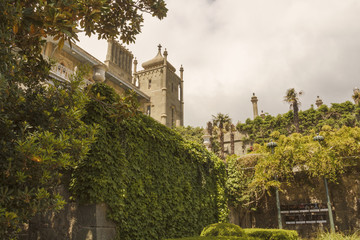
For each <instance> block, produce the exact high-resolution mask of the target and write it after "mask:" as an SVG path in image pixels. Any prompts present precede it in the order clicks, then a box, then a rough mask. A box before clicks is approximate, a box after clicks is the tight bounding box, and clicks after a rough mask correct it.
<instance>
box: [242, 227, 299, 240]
mask: <svg viewBox="0 0 360 240" xmlns="http://www.w3.org/2000/svg"><path fill="white" fill-rule="evenodd" d="M244 231H245V233H246V235H248V236H251V237H258V238H260V239H263V240H297V239H300V238H299V235H298V233H297V232H296V231H295V230H284V229H263V228H244Z"/></svg>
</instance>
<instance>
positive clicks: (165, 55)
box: [164, 48, 168, 57]
mask: <svg viewBox="0 0 360 240" xmlns="http://www.w3.org/2000/svg"><path fill="white" fill-rule="evenodd" d="M167 55H168V52H167V50H166V48H165V51H164V57H167Z"/></svg>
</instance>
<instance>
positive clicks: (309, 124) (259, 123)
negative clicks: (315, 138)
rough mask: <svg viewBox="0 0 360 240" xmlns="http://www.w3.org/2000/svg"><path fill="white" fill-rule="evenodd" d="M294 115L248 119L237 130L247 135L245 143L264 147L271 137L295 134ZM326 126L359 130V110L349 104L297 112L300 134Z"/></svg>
mask: <svg viewBox="0 0 360 240" xmlns="http://www.w3.org/2000/svg"><path fill="white" fill-rule="evenodd" d="M293 114H294V113H293V111H289V112H287V113H285V114H279V115H277V116H271V115H266V116H265V117H264V118H262V117H257V118H255V119H254V120H251V119H247V120H246V121H245V123H238V124H237V130H238V131H240V132H241V133H244V134H246V135H247V139H248V140H251V141H253V142H254V143H266V142H269V141H270V139H271V138H270V134H271V133H272V132H273V131H278V132H280V134H283V135H286V136H288V135H290V134H292V133H294V132H296V127H295V126H294V124H293ZM325 125H329V126H331V127H333V128H336V129H339V128H341V127H342V126H348V127H355V126H360V107H359V106H356V105H354V104H352V103H351V102H350V101H346V102H344V103H332V104H331V106H330V107H328V106H326V105H321V106H320V107H319V108H317V109H314V108H313V107H311V108H309V109H307V110H305V111H300V112H299V132H300V133H301V134H303V135H307V134H310V133H311V132H312V131H315V132H319V131H320V130H321V128H322V127H323V126H325Z"/></svg>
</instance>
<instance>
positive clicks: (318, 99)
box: [315, 96, 323, 107]
mask: <svg viewBox="0 0 360 240" xmlns="http://www.w3.org/2000/svg"><path fill="white" fill-rule="evenodd" d="M315 104H316V106H317V107H320V106H321V105H323V101H322V100H321V98H320V97H319V96H317V99H316V102H315Z"/></svg>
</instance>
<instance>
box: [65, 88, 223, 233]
mask: <svg viewBox="0 0 360 240" xmlns="http://www.w3.org/2000/svg"><path fill="white" fill-rule="evenodd" d="M91 91H92V92H93V96H95V98H94V99H93V100H92V101H91V102H90V103H89V104H88V106H87V112H88V113H87V116H86V117H85V119H84V121H85V122H87V123H89V124H90V123H91V124H92V123H96V124H98V125H99V131H98V134H97V141H96V143H94V144H93V145H92V147H91V151H90V154H89V156H88V158H87V159H85V160H84V161H83V162H81V163H80V164H79V166H78V167H77V169H76V170H75V172H74V174H73V182H72V186H71V188H72V191H73V193H74V196H75V198H76V199H77V201H80V202H82V203H101V202H103V203H106V204H107V205H108V207H109V212H108V217H109V218H110V219H111V220H112V221H114V222H115V223H116V225H117V237H118V238H119V239H120V238H121V239H132V240H133V239H162V238H174V237H184V236H192V235H195V234H199V233H200V232H201V230H202V228H203V227H204V226H206V225H208V224H210V223H215V222H218V221H223V220H225V219H226V218H227V213H228V210H227V206H226V199H225V198H224V190H223V189H224V184H225V177H226V171H225V166H224V164H223V162H222V161H221V160H220V159H218V158H217V157H216V156H215V155H213V154H212V153H209V152H208V151H206V150H205V149H204V148H203V147H202V146H200V145H198V144H196V143H192V142H188V141H185V140H183V138H182V137H181V136H180V135H179V134H177V133H175V132H174V131H173V130H171V129H169V128H167V127H165V126H163V125H161V124H159V123H157V122H156V121H154V120H153V119H151V118H149V117H147V116H144V115H142V114H140V113H137V114H134V115H133V116H132V117H126V116H127V115H128V111H127V110H126V109H129V108H126V107H124V108H119V107H118V106H119V98H118V97H117V96H116V95H115V93H114V92H113V90H112V89H110V88H109V87H107V86H105V85H102V84H100V85H95V86H93V87H92V89H91ZM104 103H106V104H110V105H108V106H107V107H106V105H104ZM126 104H130V105H131V103H126ZM112 106H113V108H112ZM119 109H122V110H119Z"/></svg>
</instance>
